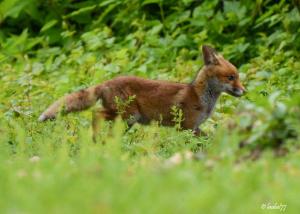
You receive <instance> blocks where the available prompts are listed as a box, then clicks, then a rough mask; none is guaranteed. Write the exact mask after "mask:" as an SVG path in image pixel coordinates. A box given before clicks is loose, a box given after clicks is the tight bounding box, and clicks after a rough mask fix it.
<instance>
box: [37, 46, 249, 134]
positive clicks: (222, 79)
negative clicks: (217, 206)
mask: <svg viewBox="0 0 300 214" xmlns="http://www.w3.org/2000/svg"><path fill="white" fill-rule="evenodd" d="M202 53H203V59H204V66H203V67H202V68H201V69H200V71H199V73H198V74H197V76H196V78H195V79H194V81H193V82H192V83H190V84H186V83H175V82H168V81H160V80H148V79H143V78H139V77H133V76H122V77H116V78H114V79H112V80H108V81H106V82H103V83H102V84H99V85H96V86H92V87H90V88H87V89H83V90H80V91H78V92H74V93H71V94H69V95H66V96H64V97H62V98H60V99H59V100H57V101H56V102H54V103H53V104H52V105H51V106H50V107H49V108H48V109H46V110H45V111H44V112H43V113H42V114H41V116H40V117H39V121H45V120H48V119H53V118H55V117H56V115H57V114H58V113H59V111H63V113H69V112H75V111H81V110H84V109H87V108H89V107H90V106H92V105H94V104H95V103H96V101H97V100H101V101H102V108H100V109H97V111H96V112H95V113H94V116H93V130H94V133H93V135H94V137H95V136H96V135H97V132H98V131H99V130H98V125H97V123H98V121H99V120H100V119H104V120H114V119H115V118H116V117H117V116H118V114H121V117H122V119H124V120H126V121H127V123H128V125H129V126H131V125H133V124H134V123H136V122H138V123H141V124H148V123H150V122H151V121H152V120H156V121H160V122H161V124H162V125H165V126H173V125H175V122H174V115H173V114H172V112H171V109H172V107H173V106H176V107H178V108H179V109H181V111H182V113H183V120H182V122H181V128H182V129H190V130H192V131H193V132H194V134H195V135H200V134H201V131H200V129H199V125H200V124H202V123H203V122H204V121H205V120H206V119H207V118H208V117H209V116H210V114H211V113H212V111H213V109H214V106H215V104H216V101H217V99H218V97H219V96H220V95H221V93H222V92H226V93H228V94H230V95H232V96H235V97H240V96H242V95H243V94H244V92H245V88H244V87H243V85H242V84H241V82H240V80H239V74H238V72H237V69H236V67H235V66H234V65H232V64H231V63H230V62H229V61H227V60H225V59H224V58H223V57H222V56H221V55H220V54H218V53H217V52H216V51H215V49H213V48H212V47H210V46H207V45H203V46H202ZM116 98H118V99H120V100H122V101H126V100H128V99H130V98H133V99H132V100H131V102H129V103H128V105H127V106H126V107H125V109H124V110H123V111H122V112H121V113H120V112H119V111H118V106H117V102H116Z"/></svg>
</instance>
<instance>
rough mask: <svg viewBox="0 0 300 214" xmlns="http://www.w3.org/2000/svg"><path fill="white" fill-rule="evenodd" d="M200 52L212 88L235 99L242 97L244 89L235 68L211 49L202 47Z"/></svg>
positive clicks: (205, 46)
mask: <svg viewBox="0 0 300 214" xmlns="http://www.w3.org/2000/svg"><path fill="white" fill-rule="evenodd" d="M202 52H203V58H204V63H205V67H204V71H205V74H206V76H207V80H208V81H209V82H210V84H212V87H213V88H214V89H215V90H218V91H219V92H226V93H228V94H230V95H232V96H235V97H240V96H242V95H243V94H244V93H245V88H244V86H243V85H242V83H241V82H240V79H239V74H238V71H237V68H236V67H235V66H234V65H233V64H231V63H230V62H229V61H227V60H226V59H224V58H223V56H222V55H220V54H218V53H217V52H216V50H215V49H213V48H212V47H209V46H207V45H203V46H202Z"/></svg>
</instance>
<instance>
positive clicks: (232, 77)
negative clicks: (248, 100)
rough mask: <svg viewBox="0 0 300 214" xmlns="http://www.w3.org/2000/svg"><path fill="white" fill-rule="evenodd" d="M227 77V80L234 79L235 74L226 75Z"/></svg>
mask: <svg viewBox="0 0 300 214" xmlns="http://www.w3.org/2000/svg"><path fill="white" fill-rule="evenodd" d="M227 79H228V80H230V81H232V80H234V79H235V76H233V75H230V76H228V77H227Z"/></svg>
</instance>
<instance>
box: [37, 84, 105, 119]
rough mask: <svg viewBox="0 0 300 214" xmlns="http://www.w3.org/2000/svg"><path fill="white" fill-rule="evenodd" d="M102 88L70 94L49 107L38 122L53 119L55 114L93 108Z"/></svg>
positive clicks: (91, 88) (94, 87)
mask: <svg viewBox="0 0 300 214" xmlns="http://www.w3.org/2000/svg"><path fill="white" fill-rule="evenodd" d="M101 89H102V86H101V85H98V86H92V87H90V88H87V89H83V90H80V91H77V92H74V93H71V94H68V95H66V96H64V97H62V98H60V99H59V100H57V101H55V102H54V103H53V104H52V105H51V106H49V107H48V108H47V109H46V110H45V111H44V112H43V113H42V114H41V116H40V117H39V119H38V120H39V121H45V120H48V119H54V118H55V117H56V116H57V114H58V113H59V112H60V111H62V112H63V113H70V112H75V111H82V110H85V109H87V108H89V107H91V106H93V105H94V104H95V103H96V101H97V100H98V99H100V97H101Z"/></svg>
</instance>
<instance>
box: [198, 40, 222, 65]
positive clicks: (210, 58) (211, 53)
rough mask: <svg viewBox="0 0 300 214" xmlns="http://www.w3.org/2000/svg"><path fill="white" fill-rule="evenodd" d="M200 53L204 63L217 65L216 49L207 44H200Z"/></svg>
mask: <svg viewBox="0 0 300 214" xmlns="http://www.w3.org/2000/svg"><path fill="white" fill-rule="evenodd" d="M202 53H203V59H204V63H205V65H217V64H219V60H218V58H217V55H218V53H217V51H216V50H215V49H213V48H212V47H210V46H208V45H203V46H202Z"/></svg>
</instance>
